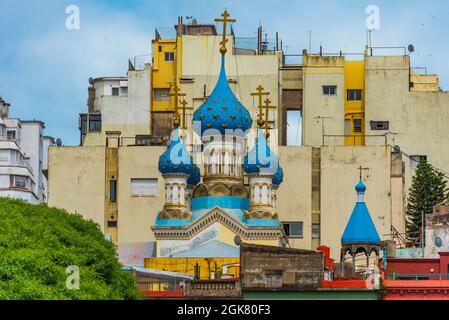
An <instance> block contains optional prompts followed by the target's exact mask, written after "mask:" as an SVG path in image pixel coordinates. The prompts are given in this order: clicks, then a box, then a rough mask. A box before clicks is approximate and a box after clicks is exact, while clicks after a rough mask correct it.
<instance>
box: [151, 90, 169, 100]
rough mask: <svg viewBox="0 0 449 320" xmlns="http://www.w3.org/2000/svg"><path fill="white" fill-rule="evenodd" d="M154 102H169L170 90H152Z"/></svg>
mask: <svg viewBox="0 0 449 320" xmlns="http://www.w3.org/2000/svg"><path fill="white" fill-rule="evenodd" d="M153 100H154V101H170V89H165V88H164V89H154V90H153Z"/></svg>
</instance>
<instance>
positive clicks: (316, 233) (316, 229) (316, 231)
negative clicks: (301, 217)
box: [312, 223, 320, 239]
mask: <svg viewBox="0 0 449 320" xmlns="http://www.w3.org/2000/svg"><path fill="white" fill-rule="evenodd" d="M319 238H320V225H319V224H318V223H314V224H312V239H319Z"/></svg>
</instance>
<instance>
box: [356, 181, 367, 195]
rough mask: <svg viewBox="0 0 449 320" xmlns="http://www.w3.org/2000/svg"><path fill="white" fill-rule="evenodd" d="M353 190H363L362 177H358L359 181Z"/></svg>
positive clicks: (364, 189)
mask: <svg viewBox="0 0 449 320" xmlns="http://www.w3.org/2000/svg"><path fill="white" fill-rule="evenodd" d="M355 191H357V192H365V191H366V185H365V184H364V183H363V181H362V179H360V181H359V183H357V185H356V186H355Z"/></svg>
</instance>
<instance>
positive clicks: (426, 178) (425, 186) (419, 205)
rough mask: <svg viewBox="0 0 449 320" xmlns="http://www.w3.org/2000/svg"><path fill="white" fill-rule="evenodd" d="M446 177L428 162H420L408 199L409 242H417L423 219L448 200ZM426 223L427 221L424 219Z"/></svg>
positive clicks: (407, 224) (407, 223)
mask: <svg viewBox="0 0 449 320" xmlns="http://www.w3.org/2000/svg"><path fill="white" fill-rule="evenodd" d="M446 184H447V182H446V179H445V177H444V175H443V174H442V173H441V172H440V171H438V170H436V169H434V168H433V167H432V165H430V164H429V163H427V161H420V163H419V164H418V166H417V168H416V172H415V175H414V176H413V182H412V186H411V188H410V191H409V196H408V199H407V210H406V218H407V220H406V226H407V240H408V241H412V242H414V241H416V240H417V239H418V237H419V232H420V231H421V227H422V217H423V216H425V215H426V214H429V213H432V211H433V207H434V206H435V205H437V204H440V203H444V202H446V201H447V199H448V188H447V185H446ZM424 223H425V219H424Z"/></svg>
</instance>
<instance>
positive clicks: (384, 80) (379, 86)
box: [366, 56, 449, 190]
mask: <svg viewBox="0 0 449 320" xmlns="http://www.w3.org/2000/svg"><path fill="white" fill-rule="evenodd" d="M372 120H373V121H389V122H390V131H391V132H395V133H398V135H396V136H395V139H394V141H393V139H392V136H390V138H389V139H388V143H389V144H392V145H398V146H400V148H401V150H402V151H403V152H405V153H406V154H408V155H427V159H428V161H429V162H430V163H431V164H432V165H434V166H436V167H437V168H440V169H442V170H443V171H444V172H446V173H449V148H447V147H444V146H447V145H449V126H448V125H447V124H448V123H449V92H410V90H409V58H408V57H405V56H404V57H402V56H399V57H397V56H395V57H367V58H366V123H367V124H369V122H370V121H372ZM381 133H383V132H381ZM367 134H379V131H371V130H370V128H369V125H368V126H367ZM367 144H369V140H367ZM404 161H405V162H406V165H405V185H406V189H407V190H408V188H409V187H410V185H411V181H412V176H413V174H414V172H413V170H411V168H410V167H411V166H410V160H409V159H407V158H405V159H404Z"/></svg>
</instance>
